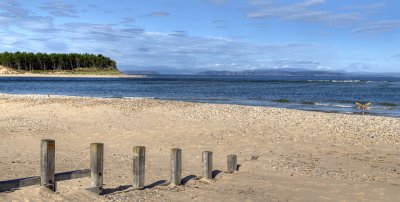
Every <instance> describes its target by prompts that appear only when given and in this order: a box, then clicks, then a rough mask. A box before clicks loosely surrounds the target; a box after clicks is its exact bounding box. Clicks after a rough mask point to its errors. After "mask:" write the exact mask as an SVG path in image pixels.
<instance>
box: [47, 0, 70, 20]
mask: <svg viewBox="0 0 400 202" xmlns="http://www.w3.org/2000/svg"><path fill="white" fill-rule="evenodd" d="M40 8H41V9H43V10H46V11H49V12H50V14H52V15H53V16H58V17H78V16H77V15H76V14H77V10H76V9H75V7H74V6H73V5H71V4H66V3H63V2H59V1H53V2H47V3H44V4H43V5H42V6H40Z"/></svg>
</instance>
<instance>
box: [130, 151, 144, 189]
mask: <svg viewBox="0 0 400 202" xmlns="http://www.w3.org/2000/svg"><path fill="white" fill-rule="evenodd" d="M145 156H146V147H144V146H136V147H133V188H134V189H144V172H145Z"/></svg>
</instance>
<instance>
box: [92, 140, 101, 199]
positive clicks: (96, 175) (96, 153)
mask: <svg viewBox="0 0 400 202" xmlns="http://www.w3.org/2000/svg"><path fill="white" fill-rule="evenodd" d="M103 159H104V144H103V143H91V144H90V177H91V184H90V189H89V190H90V191H92V192H95V193H97V194H101V193H102V190H103V162H104V160H103Z"/></svg>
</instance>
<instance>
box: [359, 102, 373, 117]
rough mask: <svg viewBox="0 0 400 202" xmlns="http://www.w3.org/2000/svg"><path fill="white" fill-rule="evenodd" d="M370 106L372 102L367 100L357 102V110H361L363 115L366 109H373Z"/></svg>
mask: <svg viewBox="0 0 400 202" xmlns="http://www.w3.org/2000/svg"><path fill="white" fill-rule="evenodd" d="M370 107H371V102H367V103H365V104H361V103H359V102H356V110H361V114H362V115H364V113H365V110H370V109H371V108H370Z"/></svg>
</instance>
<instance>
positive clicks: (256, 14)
mask: <svg viewBox="0 0 400 202" xmlns="http://www.w3.org/2000/svg"><path fill="white" fill-rule="evenodd" d="M251 3H253V4H254V5H255V8H254V10H253V11H251V12H249V13H248V14H247V17H248V18H268V17H276V18H279V19H281V20H287V21H303V22H316V23H323V24H340V25H342V24H348V23H351V22H355V21H358V20H360V19H362V18H363V16H362V14H360V13H355V12H352V13H335V12H331V11H326V10H318V9H312V7H315V6H319V5H321V4H324V3H325V0H309V1H303V2H300V3H293V4H277V3H275V2H273V1H262V0H253V1H251Z"/></svg>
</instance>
